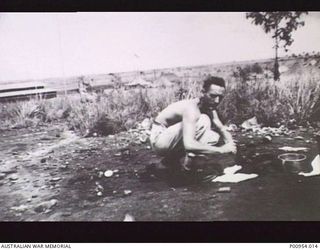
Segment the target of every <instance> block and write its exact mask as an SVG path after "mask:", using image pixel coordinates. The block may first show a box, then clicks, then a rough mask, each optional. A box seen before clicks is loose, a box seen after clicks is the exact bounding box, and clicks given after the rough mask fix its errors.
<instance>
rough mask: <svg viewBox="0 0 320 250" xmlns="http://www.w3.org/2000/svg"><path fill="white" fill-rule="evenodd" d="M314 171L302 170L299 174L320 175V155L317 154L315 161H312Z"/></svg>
mask: <svg viewBox="0 0 320 250" xmlns="http://www.w3.org/2000/svg"><path fill="white" fill-rule="evenodd" d="M311 166H312V171H311V172H309V173H304V172H300V173H299V175H303V176H305V177H309V176H315V175H320V156H319V155H317V156H316V157H315V158H314V159H313V161H312V162H311Z"/></svg>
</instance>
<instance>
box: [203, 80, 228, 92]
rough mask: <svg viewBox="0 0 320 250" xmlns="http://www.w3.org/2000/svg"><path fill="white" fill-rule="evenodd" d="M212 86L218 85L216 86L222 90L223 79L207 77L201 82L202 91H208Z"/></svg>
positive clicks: (224, 84) (224, 85)
mask: <svg viewBox="0 0 320 250" xmlns="http://www.w3.org/2000/svg"><path fill="white" fill-rule="evenodd" d="M212 84H214V85H218V86H220V87H223V88H225V87H226V83H225V81H224V80H223V78H221V77H216V76H209V77H207V78H206V79H205V80H204V82H203V90H204V91H208V90H209V88H210V86H211V85H212Z"/></svg>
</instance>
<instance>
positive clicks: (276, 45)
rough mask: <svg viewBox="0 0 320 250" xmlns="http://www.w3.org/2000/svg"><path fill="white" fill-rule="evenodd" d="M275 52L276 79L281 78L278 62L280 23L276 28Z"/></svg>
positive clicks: (274, 73)
mask: <svg viewBox="0 0 320 250" xmlns="http://www.w3.org/2000/svg"><path fill="white" fill-rule="evenodd" d="M275 43H276V44H275V52H276V57H275V61H274V68H273V79H274V80H275V81H278V80H280V72H279V62H278V48H279V39H278V23H277V25H276V30H275Z"/></svg>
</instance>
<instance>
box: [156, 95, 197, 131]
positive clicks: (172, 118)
mask: <svg viewBox="0 0 320 250" xmlns="http://www.w3.org/2000/svg"><path fill="white" fill-rule="evenodd" d="M198 103H199V98H195V99H190V100H182V101H178V102H175V103H172V104H170V105H169V106H168V107H166V108H165V109H164V110H162V111H161V112H160V113H159V114H158V116H157V117H156V119H155V121H156V122H158V123H160V124H162V125H164V126H166V127H169V126H172V125H174V124H176V123H178V122H181V121H182V119H183V115H184V114H186V112H192V113H194V115H196V116H198V118H199V117H200V115H201V112H200V109H199V107H198Z"/></svg>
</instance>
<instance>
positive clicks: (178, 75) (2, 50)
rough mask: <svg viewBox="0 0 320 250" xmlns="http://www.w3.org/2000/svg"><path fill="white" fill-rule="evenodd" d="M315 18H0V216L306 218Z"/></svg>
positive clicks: (317, 43) (316, 196)
mask: <svg viewBox="0 0 320 250" xmlns="http://www.w3.org/2000/svg"><path fill="white" fill-rule="evenodd" d="M319 26H320V12H316V11H274V12H59V13H55V12H52V13H49V12H47V13H44V12H38V13H32V12H29V13H14V12H12V13H9V12H2V13H0V36H1V39H0V55H1V56H0V200H1V201H2V202H1V206H0V221H1V222H43V221H49V222H78V221H81V222H121V223H122V222H166V221H174V222H181V221H189V222H190V221H191V222H195V221H201V222H217V221H223V222H226V221H319V220H320V188H319V187H320V156H319V154H320V119H319V117H320V29H319Z"/></svg>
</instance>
